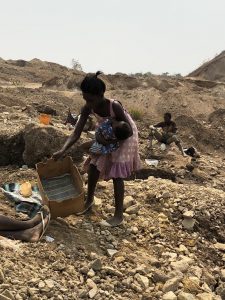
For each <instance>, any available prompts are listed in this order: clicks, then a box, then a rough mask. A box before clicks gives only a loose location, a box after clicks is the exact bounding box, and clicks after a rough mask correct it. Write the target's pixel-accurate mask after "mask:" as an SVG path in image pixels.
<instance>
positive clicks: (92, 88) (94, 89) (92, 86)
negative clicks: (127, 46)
mask: <svg viewBox="0 0 225 300" xmlns="http://www.w3.org/2000/svg"><path fill="white" fill-rule="evenodd" d="M101 74H102V72H101V71H98V72H96V73H95V74H88V75H87V76H86V77H85V78H84V79H83V81H82V82H81V85H80V88H81V91H82V92H83V93H88V94H91V95H97V96H102V95H104V93H105V90H106V86H105V83H104V82H103V81H102V80H101V79H100V78H98V76H99V75H101Z"/></svg>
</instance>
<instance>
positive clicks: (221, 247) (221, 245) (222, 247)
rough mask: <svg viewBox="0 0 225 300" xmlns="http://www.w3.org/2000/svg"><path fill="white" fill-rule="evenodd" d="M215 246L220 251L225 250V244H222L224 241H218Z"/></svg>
mask: <svg viewBox="0 0 225 300" xmlns="http://www.w3.org/2000/svg"><path fill="white" fill-rule="evenodd" d="M214 247H215V248H216V249H218V250H220V251H225V244H222V243H216V244H215V245H214Z"/></svg>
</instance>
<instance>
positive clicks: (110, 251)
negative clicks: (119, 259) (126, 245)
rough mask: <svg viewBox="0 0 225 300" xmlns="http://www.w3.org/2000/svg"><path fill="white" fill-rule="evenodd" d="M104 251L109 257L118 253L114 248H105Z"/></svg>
mask: <svg viewBox="0 0 225 300" xmlns="http://www.w3.org/2000/svg"><path fill="white" fill-rule="evenodd" d="M106 251H107V253H108V255H109V256H110V257H113V256H114V255H116V254H117V253H118V251H117V250H114V249H107V250H106Z"/></svg>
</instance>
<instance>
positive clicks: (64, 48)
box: [0, 0, 225, 75]
mask: <svg viewBox="0 0 225 300" xmlns="http://www.w3.org/2000/svg"><path fill="white" fill-rule="evenodd" d="M0 3H1V11H0V25H1V26H0V36H1V48H0V57H1V58H3V59H6V60H7V59H13V60H15V59H24V60H31V59H33V58H38V59H41V60H44V61H50V62H55V63H58V64H61V65H64V66H67V67H71V66H72V65H71V62H72V59H73V58H74V59H76V60H78V61H79V62H80V64H81V65H82V67H83V70H84V71H85V72H95V71H97V70H102V71H103V72H104V73H111V74H113V73H117V72H122V73H127V74H130V73H138V72H143V73H146V72H151V73H153V74H162V73H165V72H168V73H170V74H172V75H173V74H177V73H181V74H182V75H187V74H188V73H190V72H192V71H193V70H194V69H196V68H198V67H199V66H200V65H201V64H202V63H203V62H205V61H207V60H209V59H212V58H213V57H215V56H216V54H219V53H221V52H222V51H223V50H225V18H224V13H225V3H224V2H223V1H222V0H215V1H212V0H205V1H203V0H198V1H194V0H190V1H188V2H187V1H185V0H180V1H179V0H170V1H165V0H158V1H157V2H156V1H153V0H139V1H136V0H135V1H134V0H133V1H132V0H130V1H128V0H123V1H119V0H114V1H104V0H96V1H94V2H93V1H91V0H87V1H85V3H83V2H82V3H81V2H80V1H76V0H75V1H72V0H65V1H59V0H56V1H53V0H48V1H44V0H40V1H38V2H37V1H34V0H33V1H32V0H30V1H29V0H21V1H20V2H18V3H17V2H15V1H12V0H8V1H7V2H6V1H1V0H0Z"/></svg>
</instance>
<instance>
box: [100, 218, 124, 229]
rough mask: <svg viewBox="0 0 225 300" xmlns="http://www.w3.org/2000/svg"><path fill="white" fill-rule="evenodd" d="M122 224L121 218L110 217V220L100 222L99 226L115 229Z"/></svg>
mask: <svg viewBox="0 0 225 300" xmlns="http://www.w3.org/2000/svg"><path fill="white" fill-rule="evenodd" d="M122 223H123V218H119V217H112V218H110V219H107V220H106V221H105V220H104V221H102V222H101V223H100V225H102V226H106V227H116V226H119V225H121V224H122Z"/></svg>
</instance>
